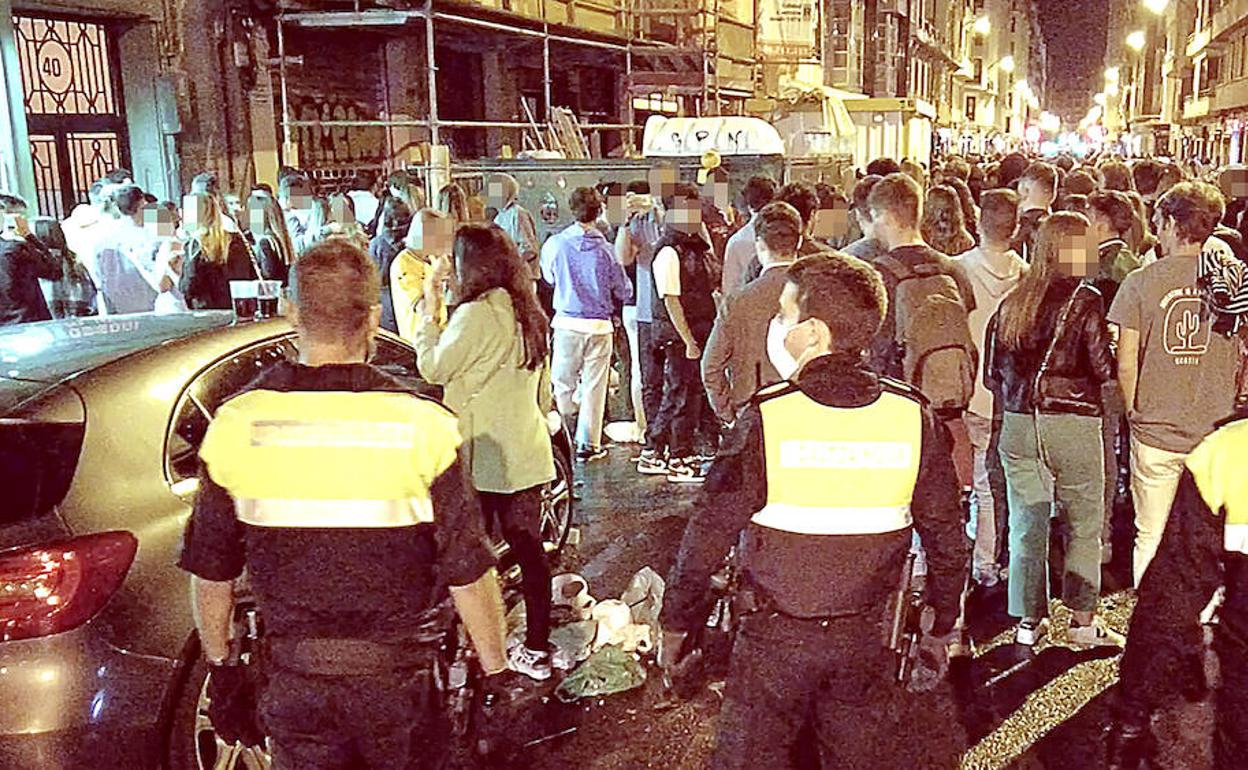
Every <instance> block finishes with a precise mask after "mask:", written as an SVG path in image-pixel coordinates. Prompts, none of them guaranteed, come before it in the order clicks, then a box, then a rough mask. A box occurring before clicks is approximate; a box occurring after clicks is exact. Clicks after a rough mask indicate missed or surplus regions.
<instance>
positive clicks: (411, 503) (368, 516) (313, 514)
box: [234, 498, 433, 529]
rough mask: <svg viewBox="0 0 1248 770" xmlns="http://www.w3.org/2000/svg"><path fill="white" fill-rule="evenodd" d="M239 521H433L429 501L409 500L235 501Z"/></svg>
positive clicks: (331, 524) (330, 524)
mask: <svg viewBox="0 0 1248 770" xmlns="http://www.w3.org/2000/svg"><path fill="white" fill-rule="evenodd" d="M234 503H235V512H236V513H237V515H238V520H239V521H241V522H243V523H244V524H251V525H253V526H257V527H294V528H326V529H332V528H350V527H359V528H362V529H363V528H367V529H375V528H379V527H411V526H415V525H416V524H428V523H430V522H432V521H433V506H432V504H431V503H430V502H429V499H428V498H425V499H420V498H411V499H408V500H297V499H296V500H292V499H284V500H274V499H267V500H253V499H248V498H243V499H239V500H235V501H234Z"/></svg>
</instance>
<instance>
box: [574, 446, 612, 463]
mask: <svg viewBox="0 0 1248 770" xmlns="http://www.w3.org/2000/svg"><path fill="white" fill-rule="evenodd" d="M606 456H607V448H606V447H599V448H597V449H593V448H592V447H581V448H580V449H578V450H576V461H577V462H578V463H594V462H598V461H599V460H601V459H603V458H604V457H606Z"/></svg>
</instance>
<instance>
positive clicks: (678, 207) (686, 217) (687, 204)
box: [666, 198, 702, 235]
mask: <svg viewBox="0 0 1248 770" xmlns="http://www.w3.org/2000/svg"><path fill="white" fill-rule="evenodd" d="M666 221H667V226H668V227H671V228H672V229H674V230H678V231H680V232H682V233H684V234H686V235H697V234H699V233H701V232H702V205H701V204H700V203H699V202H698V201H696V200H693V199H691V198H679V199H677V200H676V203H675V205H674V206H673V207H672V210H671V211H669V212H667V220H666Z"/></svg>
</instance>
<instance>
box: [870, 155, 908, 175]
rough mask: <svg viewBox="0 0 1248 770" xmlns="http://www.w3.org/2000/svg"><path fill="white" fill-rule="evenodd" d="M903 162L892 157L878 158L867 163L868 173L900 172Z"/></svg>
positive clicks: (885, 173)
mask: <svg viewBox="0 0 1248 770" xmlns="http://www.w3.org/2000/svg"><path fill="white" fill-rule="evenodd" d="M900 173H901V164H900V163H898V162H897V161H895V160H893V159H892V158H876V159H875V160H873V161H871V162H870V163H868V164H867V175H868V176H870V175H875V176H888V175H889V174H900Z"/></svg>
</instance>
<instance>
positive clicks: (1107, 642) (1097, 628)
mask: <svg viewBox="0 0 1248 770" xmlns="http://www.w3.org/2000/svg"><path fill="white" fill-rule="evenodd" d="M1066 639H1067V641H1069V642H1070V643H1071V644H1075V645H1079V646H1081V647H1122V646H1125V645H1126V643H1127V637H1125V636H1123V635H1122V634H1120V633H1118V632H1117V631H1115V630H1113V629H1112V628H1106V627H1105V624H1104V622H1103V621H1101V619H1100V618H1093V619H1092V622H1091V623H1089V624H1088V625H1086V626H1076V625H1075V624H1074V623H1071V624H1070V631H1069V632H1067V634H1066Z"/></svg>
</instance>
